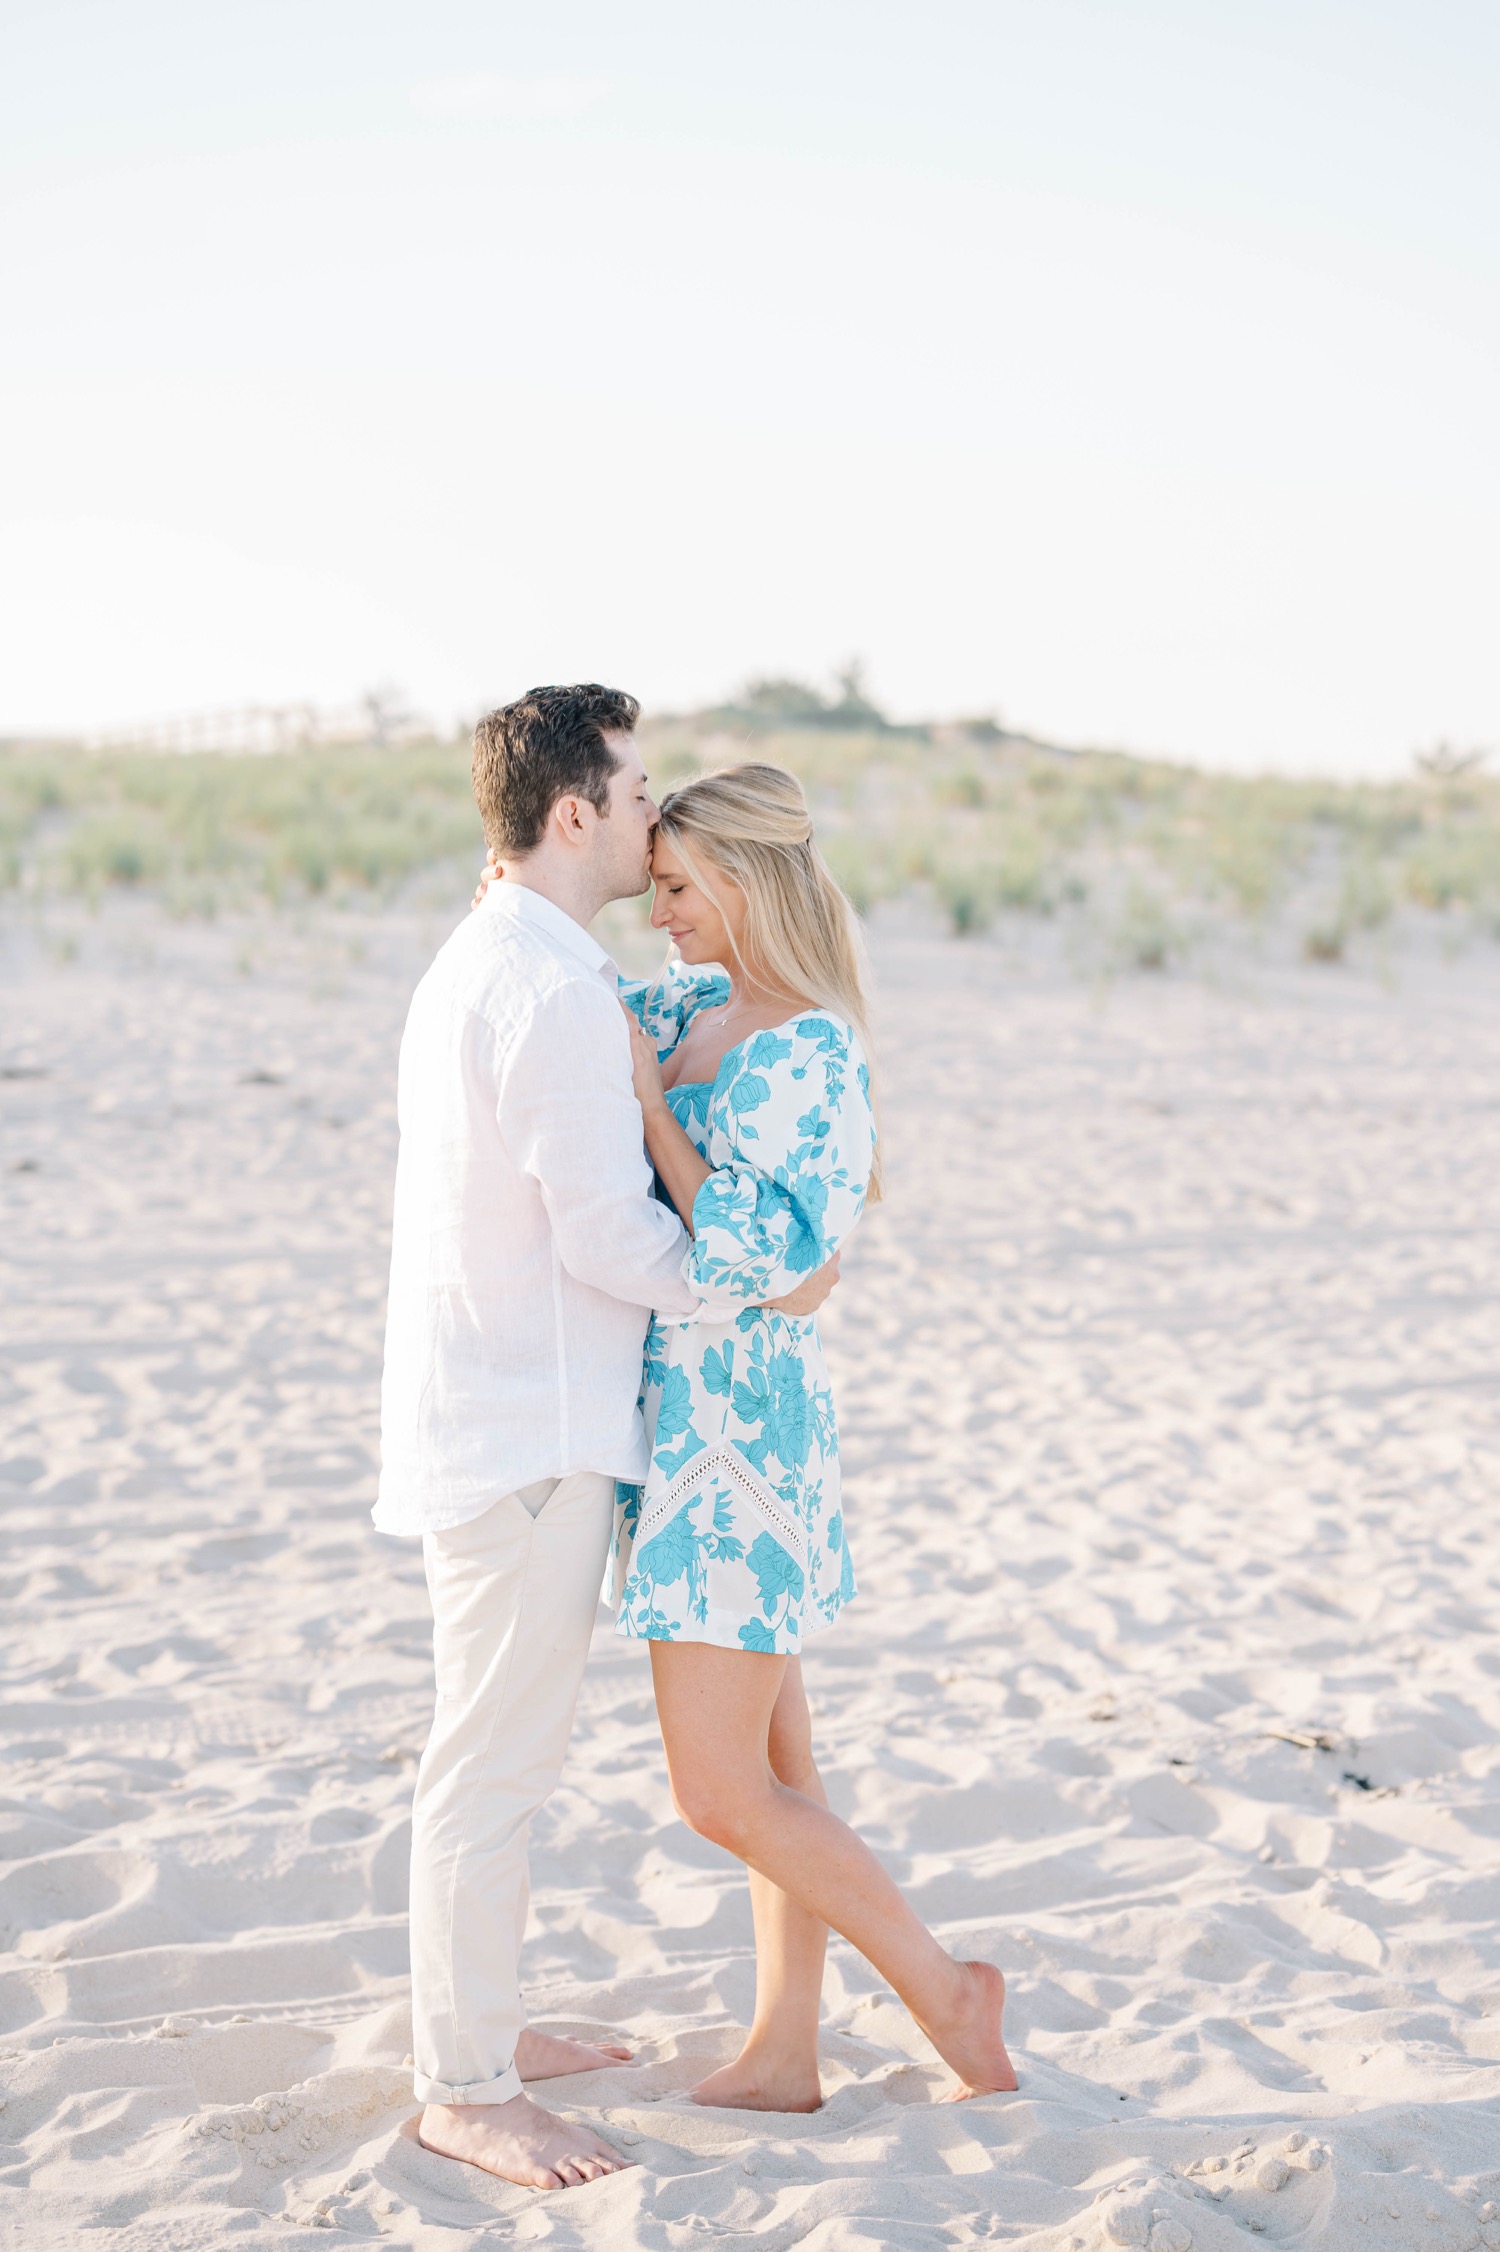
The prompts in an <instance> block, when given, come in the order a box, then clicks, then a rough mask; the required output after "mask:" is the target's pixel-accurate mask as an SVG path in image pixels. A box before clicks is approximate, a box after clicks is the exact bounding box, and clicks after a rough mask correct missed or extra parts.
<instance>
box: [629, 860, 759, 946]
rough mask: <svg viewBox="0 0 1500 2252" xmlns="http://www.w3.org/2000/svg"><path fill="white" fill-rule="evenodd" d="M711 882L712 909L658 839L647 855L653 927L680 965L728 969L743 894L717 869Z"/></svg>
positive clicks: (741, 920)
mask: <svg viewBox="0 0 1500 2252" xmlns="http://www.w3.org/2000/svg"><path fill="white" fill-rule="evenodd" d="M710 880H711V882H712V884H713V887H714V890H715V892H716V893H717V894H718V897H719V901H720V906H717V907H716V906H715V905H714V902H713V900H711V899H710V898H709V896H708V894H707V892H705V891H700V889H699V888H698V886H697V885H696V884H695V883H694V882H693V879H692V877H691V876H690V875H689V874H688V872H687V870H686V868H684V866H683V864H682V862H681V861H680V860H679V859H678V857H677V855H676V853H675V852H674V851H673V850H672V847H671V846H670V845H669V844H668V843H667V842H666V841H665V839H664V838H662V837H661V836H658V837H657V840H656V843H655V845H654V846H653V847H652V852H651V881H652V882H653V883H654V884H655V886H656V901H655V904H654V905H653V907H652V909H651V923H652V928H653V929H655V930H659V931H666V932H667V934H668V936H669V937H670V938H671V940H672V942H673V944H674V945H675V946H676V948H677V951H678V953H679V954H680V955H681V956H682V958H683V960H684V961H685V962H693V963H697V962H722V963H723V964H724V966H725V968H726V969H732V968H733V967H734V965H735V960H736V950H737V947H738V946H739V944H740V942H741V941H742V940H743V938H744V933H745V895H744V893H743V892H742V891H741V890H740V888H739V885H738V884H736V883H733V882H732V881H731V880H730V878H729V877H728V876H724V875H721V874H720V873H719V871H718V869H717V868H716V869H715V870H714V871H713V875H712V877H711V879H710ZM721 910H722V911H721Z"/></svg>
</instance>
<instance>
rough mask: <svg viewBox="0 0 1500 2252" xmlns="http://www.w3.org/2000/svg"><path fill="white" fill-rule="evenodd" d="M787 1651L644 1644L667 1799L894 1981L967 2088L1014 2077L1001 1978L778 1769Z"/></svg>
mask: <svg viewBox="0 0 1500 2252" xmlns="http://www.w3.org/2000/svg"><path fill="white" fill-rule="evenodd" d="M787 1662H788V1661H787V1660H786V1659H785V1658H781V1657H772V1656H768V1655H766V1654H764V1653H762V1652H760V1651H754V1650H721V1649H718V1648H716V1647H715V1646H714V1645H712V1644H710V1643H703V1642H653V1643H652V1645H651V1665H652V1672H653V1675H654V1677H655V1682H656V1705H657V1711H658V1713H659V1714H660V1717H661V1726H662V1741H663V1743H664V1744H665V1746H666V1752H667V1769H668V1772H669V1774H670V1776H671V1780H672V1796H673V1799H674V1800H675V1802H676V1805H677V1809H678V1812H679V1813H680V1814H681V1815H682V1817H683V1820H684V1821H686V1822H687V1823H689V1824H690V1825H691V1827H692V1828H693V1829H695V1830H697V1831H698V1832H699V1833H700V1835H701V1836H703V1837H708V1838H712V1839H713V1840H714V1841H715V1843H716V1844H719V1845H722V1846H726V1847H727V1848H728V1850H729V1851H730V1852H731V1853H736V1854H738V1855H739V1857H740V1859H741V1860H742V1861H744V1862H747V1863H748V1864H749V1866H750V1867H751V1868H752V1869H755V1870H758V1871H759V1873H760V1874H761V1876H763V1877H766V1878H768V1879H769V1880H770V1882H771V1883H772V1884H773V1885H775V1886H776V1887H778V1889H779V1890H780V1891H782V1892H784V1893H785V1894H786V1895H787V1896H788V1898H789V1899H790V1900H792V1901H794V1902H795V1903H796V1904H797V1905H798V1906H800V1907H802V1908H803V1909H805V1910H806V1911H807V1913H808V1914H809V1915H811V1916H813V1917H816V1918H817V1919H818V1920H819V1921H820V1922H823V1923H828V1924H831V1925H832V1926H833V1928H834V1930H835V1931H839V1932H842V1933H843V1935H844V1937H845V1938H846V1939H847V1940H848V1941H849V1942H850V1944H851V1945H852V1946H855V1947H857V1948H858V1949H859V1951H860V1953H861V1954H862V1955H864V1956H865V1957H866V1959H867V1960H868V1961H870V1962H871V1963H873V1964H874V1966H875V1968H876V1969H877V1970H878V1971H879V1972H880V1974H881V1976H882V1977H883V1978H884V1979H885V1980H886V1982H887V1984H888V1985H890V1986H893V1987H894V1988H895V1990H896V1992H897V1993H898V1994H899V1995H900V1997H901V1999H902V2001H903V2002H904V2003H905V2004H906V2006H907V2008H908V2009H909V2010H910V2011H911V2014H912V2016H913V2017H914V2018H915V2019H916V2021H917V2023H918V2025H919V2026H920V2027H921V2028H922V2031H923V2032H924V2033H925V2034H926V2035H927V2038H928V2039H929V2040H930V2041H931V2043H932V2045H933V2047H934V2048H935V2049H936V2050H937V2052H938V2054H939V2056H941V2057H942V2058H943V2059H944V2061H945V2062H946V2063H947V2064H949V2065H951V2066H952V2068H953V2070H954V2071H955V2072H956V2073H957V2074H958V2077H959V2081H960V2083H961V2087H960V2090H959V2092H960V2093H961V2094H964V2095H979V2094H988V2093H992V2092H993V2091H995V2090H997V2089H1002V2088H1003V2089H1010V2088H1014V2086H1015V2084H1016V2076H1015V2073H1014V2071H1013V2070H1012V2067H1011V2061H1010V2058H1009V2057H1008V2056H1007V2054H1006V2051H1005V2043H1004V2041H1003V2039H1002V2038H1001V2032H1000V2018H1001V2011H1002V2009H1003V2007H1004V2001H1005V1981H1004V1979H1003V1978H1002V1977H1001V1975H1000V1973H999V1971H997V1970H996V1969H994V1968H993V1966H992V1965H990V1964H989V1963H959V1962H955V1961H954V1959H953V1957H952V1956H951V1955H950V1954H948V1953H947V1951H946V1950H945V1949H944V1948H942V1947H940V1946H939V1944H938V1942H937V1941H936V1940H935V1939H934V1938H933V1936H932V1934H931V1932H930V1931H928V1929H927V1927H926V1925H925V1924H923V1923H922V1921H921V1920H920V1918H919V1917H917V1916H916V1915H915V1914H914V1913H913V1911H912V1910H911V1909H910V1908H909V1907H908V1906H907V1903H906V1902H905V1901H904V1900H903V1899H902V1897H901V1894H900V1893H899V1891H898V1890H897V1889H896V1886H895V1885H894V1884H893V1883H892V1882H891V1879H890V1878H889V1877H888V1876H887V1874H886V1872H885V1870H884V1869H883V1868H882V1867H881V1865H880V1863H879V1862H878V1861H877V1860H876V1858H875V1856H874V1854H873V1853H871V1851H870V1850H869V1848H868V1846H866V1845H864V1844H862V1843H861V1841H860V1840H859V1839H858V1838H857V1837H856V1836H855V1834H854V1832H853V1831H852V1830H851V1829H850V1828H849V1827H848V1825H847V1823H844V1822H841V1821H840V1820H839V1819H838V1817H837V1815H835V1814H833V1813H831V1812H830V1811H829V1809H828V1808H827V1807H826V1806H820V1805H819V1804H817V1802H816V1801H815V1800H813V1799H811V1798H805V1797H804V1796H803V1795H802V1793H801V1792H800V1791H795V1790H790V1789H788V1787H787V1786H786V1784H784V1783H782V1782H781V1781H779V1780H778V1778H777V1776H776V1775H775V1773H774V1771H773V1769H772V1766H771V1762H770V1757H769V1742H770V1730H771V1715H772V1713H773V1712H774V1710H775V1708H776V1702H777V1699H778V1697H779V1695H780V1692H781V1685H782V1680H783V1676H784V1675H785V1672H786V1667H787Z"/></svg>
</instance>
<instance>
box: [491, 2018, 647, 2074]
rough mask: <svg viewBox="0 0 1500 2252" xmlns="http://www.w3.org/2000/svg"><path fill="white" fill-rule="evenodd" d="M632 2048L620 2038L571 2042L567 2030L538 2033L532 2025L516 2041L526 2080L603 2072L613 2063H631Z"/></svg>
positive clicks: (517, 2058) (520, 2069)
mask: <svg viewBox="0 0 1500 2252" xmlns="http://www.w3.org/2000/svg"><path fill="white" fill-rule="evenodd" d="M630 2061H631V2059H630V2051H629V2049H626V2048H622V2047H621V2045H620V2044H619V2042H617V2041H570V2040H569V2039H568V2037H567V2035H566V2034H563V2033H538V2031H537V2030H536V2027H535V2026H534V2025H528V2026H527V2028H526V2030H525V2032H524V2033H523V2034H522V2035H521V2037H520V2039H519V2040H518V2041H517V2043H516V2070H517V2072H519V2073H520V2075H521V2078H522V2079H523V2080H561V2079H563V2078H565V2077H566V2075H567V2074H568V2073H570V2072H602V2071H603V2070H604V2068H605V2066H606V2065H609V2064H629V2062H630Z"/></svg>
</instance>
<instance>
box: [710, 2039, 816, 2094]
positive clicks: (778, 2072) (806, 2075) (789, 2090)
mask: <svg viewBox="0 0 1500 2252" xmlns="http://www.w3.org/2000/svg"><path fill="white" fill-rule="evenodd" d="M693 2101H694V2103H703V2104H713V2105H716V2106H717V2107H719V2108H720V2109H722V2110H725V2111H819V2110H821V2109H822V2105H823V2084H822V2082H821V2081H820V2080H819V2078H818V2062H817V2058H816V2057H814V2058H813V2059H812V2060H811V2061H810V2062H809V2061H807V2060H806V2059H796V2060H794V2059H792V2058H790V2057H773V2056H771V2055H770V2054H769V2053H768V2052H767V2051H765V2050H763V2049H757V2048H754V2047H753V2046H752V2045H751V2044H750V2043H749V2042H746V2044H745V2046H744V2048H742V2049H741V2051H740V2053H739V2055H738V2056H737V2057H736V2058H735V2060H734V2062H733V2064H726V2065H722V2066H721V2067H720V2069H719V2070H718V2071H717V2072H711V2073H710V2074H709V2076H708V2078H707V2079H706V2080H700V2081H699V2082H698V2085H697V2087H696V2088H694V2090H693Z"/></svg>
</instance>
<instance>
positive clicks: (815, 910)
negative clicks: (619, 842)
mask: <svg viewBox="0 0 1500 2252" xmlns="http://www.w3.org/2000/svg"><path fill="white" fill-rule="evenodd" d="M658 834H659V836H660V837H661V839H662V841H663V843H665V844H669V845H671V846H672V848H673V850H674V851H676V852H677V853H679V854H680V855H681V857H682V860H683V863H684V865H685V867H686V868H687V871H688V874H689V875H690V876H691V877H692V879H693V881H694V883H695V884H697V886H698V888H699V890H700V891H702V892H704V893H706V894H707V896H708V898H710V899H712V900H713V902H714V905H715V906H716V907H718V908H719V911H720V913H721V914H722V913H723V905H722V902H721V901H720V900H718V899H717V898H716V897H715V894H714V888H713V883H712V880H711V879H709V880H705V877H704V874H703V869H704V866H705V863H706V864H707V866H708V868H709V869H711V870H716V871H718V873H720V874H721V875H725V876H727V877H728V878H729V880H730V882H731V883H733V884H735V885H737V886H738V888H739V890H740V891H741V892H743V894H744V898H745V949H744V950H745V954H747V955H748V956H749V957H750V960H751V961H752V962H753V963H754V964H755V968H756V970H757V971H758V972H759V973H761V975H762V977H763V978H769V979H771V980H772V981H773V983H774V984H775V985H776V986H777V987H779V988H780V990H781V991H782V992H784V993H788V994H806V996H807V998H808V1000H809V1001H812V1002H814V1003H815V1004H816V1005H817V1006H818V1007H819V1008H824V1009H828V1010H829V1011H831V1012H832V1013H833V1014H834V1015H836V1016H841V1017H843V1018H844V1019H845V1021H846V1022H847V1023H849V1024H851V1025H852V1026H853V1027H854V1030H855V1031H856V1032H857V1033H858V1035H859V1038H860V1043H861V1045H862V1046H863V1048H864V1051H865V1055H866V1057H867V1058H869V1057H870V1056H871V1054H872V1043H871V1039H870V1029H869V1017H870V1011H869V1002H868V1000H867V998H866V992H865V987H866V980H867V970H866V964H865V950H864V946H863V944H862V942H861V939H860V935H859V923H858V919H857V918H856V916H855V912H854V909H853V907H852V906H851V904H850V902H849V900H848V898H847V897H846V896H845V894H844V892H843V891H842V890H841V889H840V886H839V884H838V882H837V880H836V878H835V876H834V874H833V871H832V869H831V868H830V867H829V865H828V863H827V861H826V860H825V859H824V858H823V855H822V854H821V852H819V850H818V848H817V845H816V844H815V843H814V841H813V825H812V815H811V814H810V813H809V812H808V810H807V800H806V798H805V797H804V796H803V794H802V785H801V783H800V782H799V781H798V780H797V777H796V776H795V775H794V774H788V773H787V771H786V769H785V767H781V766H768V765H765V764H763V763H762V762H760V761H758V760H750V761H747V762H746V763H745V764H744V765H742V766H721V767H719V768H717V769H716V770H715V771H714V772H712V773H709V774H700V775H698V776H697V777H696V778H695V779H694V780H693V781H691V782H684V783H683V784H682V785H681V787H680V788H679V789H676V790H671V791H669V792H668V793H667V795H666V797H665V798H664V799H663V800H662V805H661V823H660V828H659V830H658ZM726 920H727V918H726ZM730 944H731V946H734V939H733V935H732V934H731V937H730ZM735 959H736V963H737V966H738V968H739V969H740V971H741V973H742V974H743V975H744V976H745V978H746V980H747V982H749V983H751V984H753V983H754V982H755V980H754V979H753V978H752V976H751V973H750V971H749V969H748V967H747V964H746V961H745V959H744V955H742V954H741V952H740V949H739V948H738V946H735ZM879 1196H880V1151H879V1147H878V1145H877V1147H876V1151H875V1162H874V1167H873V1170H872V1172H871V1176H870V1193H869V1200H870V1202H871V1203H872V1204H873V1203H875V1202H877V1201H878V1199H879Z"/></svg>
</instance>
